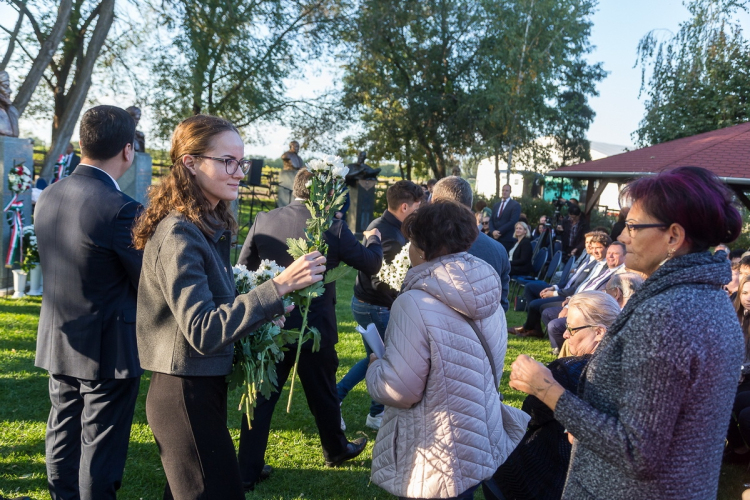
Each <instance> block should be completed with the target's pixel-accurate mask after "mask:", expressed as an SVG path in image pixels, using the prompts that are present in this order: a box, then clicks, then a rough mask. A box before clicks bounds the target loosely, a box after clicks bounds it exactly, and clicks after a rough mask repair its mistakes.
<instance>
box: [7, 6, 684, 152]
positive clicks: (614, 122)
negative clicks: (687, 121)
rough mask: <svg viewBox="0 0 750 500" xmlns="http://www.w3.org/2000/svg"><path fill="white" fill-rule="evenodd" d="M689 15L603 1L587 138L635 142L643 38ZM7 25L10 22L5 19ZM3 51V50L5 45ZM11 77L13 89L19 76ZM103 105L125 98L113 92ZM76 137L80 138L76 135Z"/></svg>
mask: <svg viewBox="0 0 750 500" xmlns="http://www.w3.org/2000/svg"><path fill="white" fill-rule="evenodd" d="M9 14H12V12H10V7H8V6H7V5H0V19H9V18H12V17H9ZM688 18H689V13H688V10H687V9H686V8H685V7H684V6H683V5H682V1H681V0H628V1H622V0H600V3H599V6H598V10H597V12H596V13H595V14H594V16H593V18H592V21H593V27H592V34H591V43H592V45H594V46H595V48H594V50H593V51H592V53H591V54H589V61H590V62H602V63H603V66H604V69H605V70H606V71H608V72H609V73H608V75H607V77H606V78H605V79H604V80H603V81H602V82H600V83H599V85H598V89H599V96H598V97H594V98H592V99H591V100H590V105H591V107H592V108H593V109H594V111H595V112H596V118H595V119H594V122H593V123H592V125H591V128H590V130H589V133H588V139H589V140H591V141H598V142H605V143H610V144H617V145H622V146H628V147H632V145H633V144H634V142H635V141H634V140H633V138H632V133H633V132H634V131H635V130H636V128H637V127H638V122H639V121H640V120H641V118H642V117H643V114H644V104H643V103H644V98H645V96H642V97H641V98H639V97H638V93H639V89H640V85H641V69H640V68H639V67H634V66H635V61H636V48H637V46H638V41H639V40H640V39H641V38H642V37H643V36H644V35H646V34H647V33H648V32H649V31H651V30H663V31H661V32H660V36H663V37H668V36H669V35H670V32H671V33H674V32H676V31H677V29H678V28H679V24H680V22H682V21H685V20H687V19H688ZM3 24H6V23H3ZM0 51H2V50H0ZM14 76H15V75H11V79H12V82H13V85H14V88H17V86H18V80H17V78H13V77H14ZM332 78H333V75H331V74H330V73H327V72H325V70H324V71H314V70H312V71H311V75H310V76H309V77H308V78H307V79H306V80H305V81H304V82H297V83H293V84H292V85H290V87H289V93H290V95H293V96H304V95H310V94H311V93H313V92H316V91H319V90H322V89H325V88H326V87H328V86H330V80H331V79H332ZM110 100H111V102H102V103H103V104H104V103H106V104H118V103H120V104H121V103H122V98H117V97H116V96H112V98H111V99H106V101H110ZM143 115H144V116H143V120H142V122H141V125H142V127H141V128H143V129H144V131H145V132H146V134H147V138H148V129H149V127H150V122H149V117H148V110H147V109H144V114H143ZM49 128H50V126H49V123H48V122H47V123H45V122H36V121H31V120H26V119H23V118H22V119H21V129H22V132H23V131H24V130H33V131H34V133H35V135H37V136H40V137H42V138H44V139H46V140H49V132H46V133H45V132H44V131H45V130H47V131H48V130H49ZM262 137H263V139H262V140H263V142H262V143H260V142H256V143H254V144H247V146H246V152H247V153H252V154H253V155H254V156H260V155H262V156H266V157H269V158H277V157H279V156H280V155H281V154H282V153H283V152H284V151H286V150H287V148H288V143H289V140H290V139H293V137H290V131H289V129H288V128H286V127H284V126H283V125H281V124H274V125H270V126H267V127H264V129H263V133H262ZM73 140H77V137H76V136H74V137H73ZM303 154H304V151H303Z"/></svg>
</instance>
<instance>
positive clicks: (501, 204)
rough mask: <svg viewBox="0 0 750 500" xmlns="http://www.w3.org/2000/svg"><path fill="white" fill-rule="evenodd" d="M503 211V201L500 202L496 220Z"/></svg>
mask: <svg viewBox="0 0 750 500" xmlns="http://www.w3.org/2000/svg"><path fill="white" fill-rule="evenodd" d="M504 209H505V200H503V201H501V202H500V210H499V211H498V212H497V218H498V219H499V218H500V216H501V215H503V210H504Z"/></svg>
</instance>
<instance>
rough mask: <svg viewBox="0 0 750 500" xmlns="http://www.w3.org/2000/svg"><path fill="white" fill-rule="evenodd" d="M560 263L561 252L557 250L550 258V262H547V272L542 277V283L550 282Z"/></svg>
mask: <svg viewBox="0 0 750 500" xmlns="http://www.w3.org/2000/svg"><path fill="white" fill-rule="evenodd" d="M560 262H562V251H561V250H558V251H557V252H555V254H554V255H553V256H552V260H550V261H549V266H548V267H547V272H546V273H545V275H544V281H546V282H547V283H549V282H550V281H552V277H553V276H554V275H555V273H556V272H557V268H558V267H560Z"/></svg>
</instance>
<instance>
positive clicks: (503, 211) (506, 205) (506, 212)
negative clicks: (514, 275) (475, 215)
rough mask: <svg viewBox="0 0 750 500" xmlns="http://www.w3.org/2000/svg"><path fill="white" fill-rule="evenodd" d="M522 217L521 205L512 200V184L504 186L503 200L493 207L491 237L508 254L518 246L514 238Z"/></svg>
mask: <svg viewBox="0 0 750 500" xmlns="http://www.w3.org/2000/svg"><path fill="white" fill-rule="evenodd" d="M520 217H521V204H520V203H518V202H517V201H515V200H512V199H511V198H510V184H506V185H505V186H503V190H502V198H501V199H500V201H498V202H497V203H495V205H494V206H493V207H492V216H491V217H490V235H491V236H492V237H493V238H494V239H496V240H497V241H499V242H500V243H502V245H503V246H504V247H505V251H506V252H510V249H511V248H513V245H515V244H516V238H515V236H513V233H514V230H515V227H516V222H518V219H519V218H520Z"/></svg>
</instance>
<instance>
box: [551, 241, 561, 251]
mask: <svg viewBox="0 0 750 500" xmlns="http://www.w3.org/2000/svg"><path fill="white" fill-rule="evenodd" d="M552 249H553V251H555V252H562V241H560V240H555V243H554V244H553V245H552Z"/></svg>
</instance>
